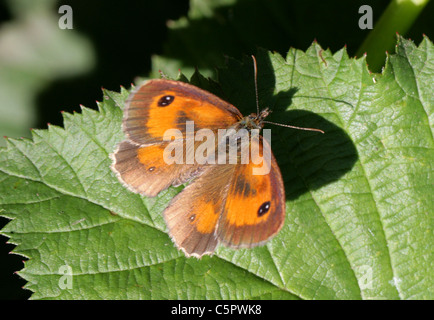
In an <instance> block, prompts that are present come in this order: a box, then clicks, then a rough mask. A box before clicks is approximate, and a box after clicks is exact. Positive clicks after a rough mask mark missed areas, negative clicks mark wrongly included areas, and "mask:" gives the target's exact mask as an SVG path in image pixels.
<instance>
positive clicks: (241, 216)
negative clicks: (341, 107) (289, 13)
mask: <svg viewBox="0 0 434 320" xmlns="http://www.w3.org/2000/svg"><path fill="white" fill-rule="evenodd" d="M253 62H254V71H255V72H254V74H255V90H256V107H257V113H256V114H251V115H249V116H246V117H243V115H242V114H241V113H240V111H239V110H238V109H237V108H236V107H234V106H233V105H231V104H229V103H228V102H225V101H223V100H221V99H220V98H218V97H217V96H215V95H213V94H211V93H209V92H207V91H204V90H202V89H199V88H197V87H195V86H193V85H190V84H187V83H183V82H179V81H172V80H167V79H159V80H149V81H147V82H145V83H144V84H143V85H141V86H140V87H139V88H138V89H137V90H135V91H134V92H133V93H131V95H130V96H129V98H128V99H127V102H126V106H125V110H124V119H123V123H122V124H123V131H124V133H125V135H126V137H127V139H126V140H124V141H122V142H121V143H120V144H119V145H118V146H117V148H116V150H115V151H114V153H113V154H111V158H112V160H113V164H112V166H111V168H112V170H113V171H114V172H115V173H116V175H117V177H118V179H119V180H120V181H121V182H122V184H123V185H125V186H126V187H127V188H128V189H130V190H132V191H133V192H136V193H140V194H143V195H145V196H148V197H155V196H156V195H157V194H158V193H159V192H160V191H162V190H165V189H167V188H168V187H169V186H179V185H181V184H184V183H187V182H190V183H189V184H188V185H187V186H186V187H185V188H184V189H183V190H182V191H181V192H180V193H179V194H178V195H176V196H175V197H174V198H173V199H172V200H171V201H170V203H169V205H168V206H167V208H166V209H165V210H164V212H163V215H164V218H165V221H166V224H167V227H168V229H169V234H170V236H171V238H172V240H173V242H174V243H175V245H176V246H177V247H178V248H179V249H181V250H182V251H183V252H184V253H185V255H186V256H195V257H198V258H200V257H201V256H202V255H204V254H212V253H213V252H214V250H215V248H216V246H217V245H218V244H219V243H222V244H223V245H225V246H228V247H232V248H251V247H254V246H258V245H262V244H264V243H265V242H267V241H268V240H270V238H272V237H273V236H274V235H276V234H277V232H278V231H279V230H280V229H281V228H282V226H283V223H284V221H285V214H286V212H285V190H284V185H283V180H282V175H281V173H280V169H279V166H278V165H277V162H276V159H275V158H274V156H273V154H272V152H271V149H270V145H269V142H268V141H267V140H266V139H264V138H263V137H262V136H261V135H253V134H252V135H250V132H252V131H253V130H260V129H262V127H263V125H264V123H271V122H268V121H265V120H264V119H265V117H266V116H267V115H268V114H269V112H270V111H269V109H265V110H263V111H262V112H259V104H258V94H257V79H256V77H257V76H256V74H257V72H256V60H255V58H254V57H253ZM191 121H192V123H193V124H194V130H193V133H194V134H198V133H199V132H202V131H203V130H201V129H207V130H209V131H211V133H217V131H218V130H219V129H229V128H231V129H235V130H234V131H235V132H238V130H240V129H244V130H245V131H247V132H248V135H249V138H250V139H249V142H248V143H247V144H244V145H243V144H240V143H239V142H240V141H239V140H240V137H237V139H236V159H237V161H235V163H233V162H229V163H228V161H226V162H224V163H220V162H219V163H215V162H214V163H211V161H209V162H205V163H200V162H199V161H197V159H193V160H192V161H188V159H187V158H188V156H189V155H190V154H195V152H196V151H198V149H199V148H200V145H201V144H200V143H199V142H200V140H201V139H196V138H194V139H193V140H191V139H190V138H188V137H187V136H188V132H187V129H186V128H187V126H186V124H187V123H189V122H191ZM278 125H280V124H278ZM283 126H285V127H291V128H298V129H302V130H312V131H320V132H322V131H321V130H319V129H311V128H299V127H294V126H290V125H283ZM173 129H175V130H179V131H178V132H180V133H181V136H178V137H175V139H172V138H173V137H172V138H171V139H172V140H167V139H166V138H165V134H166V133H167V132H168V130H169V131H170V130H173ZM246 129H247V130H246ZM209 131H208V132H209ZM226 139H227V136H226ZM198 140H199V141H198ZM221 140H222V139H220V140H218V139H216V142H215V143H214V148H211V151H210V150H208V152H207V153H206V156H205V158H206V157H210V156H211V155H212V156H215V154H216V153H217V150H218V147H219V146H220V145H222V141H221ZM223 140H224V139H223ZM189 141H193V143H188V142H189ZM174 142H176V143H177V145H178V146H181V147H182V150H185V152H184V153H181V156H179V155H178V156H176V155H175V160H179V161H174V162H173V163H171V164H168V163H167V154H166V153H165V152H167V147H168V146H169V144H170V143H174ZM223 142H225V141H223ZM249 148H250V149H251V150H252V151H251V152H250V153H249V152H244V151H246V150H245V149H249ZM254 149H256V150H258V151H259V152H256V153H254V152H253V150H254ZM165 150H166V151H165ZM219 150H220V149H219ZM224 150H225V152H227V150H228V149H227V146H226V149H224ZM267 150H270V151H269V152H268V162H266V161H265V160H266V158H267V157H265V154H266V153H267ZM172 151H173V150H172ZM170 154H173V152H171V153H170ZM246 154H247V156H246ZM264 159H265V160H264ZM242 160H244V161H242ZM261 161H262V162H261ZM264 167H265V169H266V170H265V171H263V172H262V173H260V174H255V169H258V168H264Z"/></svg>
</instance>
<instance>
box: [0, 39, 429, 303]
mask: <svg viewBox="0 0 434 320" xmlns="http://www.w3.org/2000/svg"><path fill="white" fill-rule="evenodd" d="M433 55H434V50H433V45H432V43H431V42H430V41H429V40H428V39H426V38H425V39H424V40H423V42H422V43H421V44H420V45H419V46H418V47H416V46H415V45H414V44H413V43H412V42H410V41H407V40H404V39H402V38H399V41H398V45H397V53H396V54H394V55H391V56H389V57H388V60H387V65H386V68H385V71H384V73H383V74H382V75H375V78H374V75H372V74H370V73H369V71H368V69H367V66H366V61H365V58H364V57H362V58H360V59H358V60H355V59H350V58H349V57H348V55H347V53H346V51H345V50H344V49H343V50H340V51H338V52H336V53H335V54H332V53H331V52H329V51H324V50H322V49H321V47H320V46H319V45H318V44H316V43H313V44H312V46H311V47H310V48H309V49H308V50H307V52H301V51H299V50H295V49H291V50H290V52H289V53H288V55H287V57H286V58H283V57H281V56H280V55H279V54H273V53H270V52H267V51H265V50H260V51H259V52H258V54H257V60H258V86H259V96H260V104H261V106H264V107H265V106H268V107H270V108H272V109H273V113H272V115H271V116H272V117H271V118H272V119H270V120H271V121H276V122H280V123H289V124H292V125H297V126H305V127H314V128H319V129H322V130H324V131H325V134H324V135H321V134H318V133H314V132H306V131H296V130H291V129H288V128H282V127H274V126H273V127H272V133H273V136H272V149H273V151H274V153H275V156H276V158H277V161H278V163H279V166H280V168H281V171H282V175H283V178H284V182H285V189H286V197H287V218H286V221H285V225H284V227H283V229H282V230H281V232H280V233H279V234H278V235H277V236H276V237H275V238H273V239H272V240H271V241H270V242H268V243H267V244H266V245H265V246H262V247H258V248H254V249H243V250H232V249H229V248H225V247H219V248H218V250H217V251H216V254H215V255H214V256H212V257H208V256H207V257H203V258H202V259H201V260H198V259H196V258H186V257H185V256H184V255H183V254H182V253H181V252H179V251H177V250H176V248H175V247H174V245H173V243H172V242H171V240H170V238H169V236H168V235H167V230H166V226H165V223H164V219H163V218H162V215H161V213H162V211H163V210H164V208H165V207H166V205H167V204H168V202H169V201H170V199H171V198H172V197H173V196H174V195H175V194H176V193H178V192H179V191H180V190H181V189H182V187H178V188H169V189H168V190H166V191H164V192H162V193H161V194H160V195H159V196H157V197H156V198H145V197H142V196H140V195H137V194H134V193H132V192H130V191H128V190H127V189H126V188H124V187H123V186H122V185H121V184H120V183H119V182H118V181H117V179H116V177H115V175H114V174H113V173H112V172H111V170H110V168H109V166H110V164H111V161H110V159H109V154H110V153H111V152H112V151H113V150H114V148H115V146H116V144H117V143H118V142H119V141H121V140H122V139H123V133H122V131H121V120H122V108H123V105H124V102H125V100H126V98H127V96H128V91H127V90H125V89H122V90H121V92H120V93H115V92H110V91H106V90H105V91H104V99H103V101H102V102H101V103H99V104H98V107H99V111H92V110H90V109H87V108H83V110H82V113H81V114H74V115H71V114H67V113H64V119H65V120H64V127H65V128H64V129H63V128H59V127H55V126H50V127H49V129H48V130H33V131H32V140H27V139H18V140H15V139H8V140H7V148H3V149H0V181H1V183H0V208H1V209H3V212H2V215H4V216H6V217H9V218H10V219H12V220H11V222H9V224H7V225H6V226H5V227H4V228H3V230H2V231H1V233H2V234H4V235H6V236H8V237H10V242H11V243H14V244H16V245H17V246H16V248H15V249H14V252H15V253H17V254H21V255H23V256H25V257H27V258H28V260H27V261H26V262H25V268H24V269H23V270H21V271H19V274H20V275H21V276H22V277H23V278H25V279H26V280H27V281H28V284H27V285H26V288H28V289H30V290H32V291H33V295H32V298H33V299H101V298H104V299H433V298H434V294H433V291H432V290H433V289H432V288H433V283H434V281H433V280H434V279H433V274H434V272H433V271H434V268H433V265H434V257H433V251H432V243H434V235H433V218H432V214H433V212H434V210H433V209H434V208H433V207H434V204H433V201H432V185H433V169H432V163H433V160H434V152H433V150H434V140H433V106H434V97H433V96H432V92H433V89H434V88H433V86H434V60H433V58H432V57H433ZM163 71H164V70H163ZM191 81H192V82H193V83H194V84H196V85H200V86H201V87H206V88H207V90H211V91H213V92H215V93H216V94H218V95H219V96H221V97H222V98H224V99H225V100H227V101H229V102H231V103H233V104H234V105H236V106H237V107H239V109H240V110H241V111H242V112H243V114H248V113H251V112H254V111H255V96H254V86H253V70H252V63H251V60H250V59H247V58H246V59H245V60H244V61H242V62H239V61H236V60H232V59H229V60H228V64H227V66H226V68H224V69H221V70H219V73H218V82H217V83H214V82H213V81H210V82H207V81H206V79H204V78H203V77H201V76H200V74H198V73H196V74H195V75H194V76H193V78H192V80H191Z"/></svg>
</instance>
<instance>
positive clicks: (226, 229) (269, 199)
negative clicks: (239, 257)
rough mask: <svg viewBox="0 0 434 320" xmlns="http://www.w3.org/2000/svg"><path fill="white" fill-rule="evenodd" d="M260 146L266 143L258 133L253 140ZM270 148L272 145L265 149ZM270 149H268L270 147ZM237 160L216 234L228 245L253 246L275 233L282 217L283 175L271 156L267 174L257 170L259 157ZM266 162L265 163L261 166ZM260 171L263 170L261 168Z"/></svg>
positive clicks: (283, 201) (278, 228)
mask: <svg viewBox="0 0 434 320" xmlns="http://www.w3.org/2000/svg"><path fill="white" fill-rule="evenodd" d="M252 144H257V145H258V147H259V148H261V149H262V148H263V145H262V144H264V145H266V146H267V147H269V145H268V143H267V142H266V140H263V138H262V137H261V136H259V137H258V138H257V139H256V140H255V139H253V140H252ZM268 150H271V149H268ZM264 152H265V151H264ZM270 152H271V151H270ZM251 160H252V161H251V162H250V163H248V164H237V165H236V169H235V173H234V177H233V180H232V184H231V185H230V188H229V192H228V195H227V199H226V203H225V206H224V209H223V214H222V217H221V219H220V221H219V226H218V231H217V236H218V238H219V240H221V241H222V242H223V243H225V244H226V245H227V246H230V247H236V248H239V247H253V246H256V245H260V244H262V243H264V242H265V241H267V240H268V239H269V238H271V237H272V236H273V235H275V234H276V233H277V232H278V231H279V230H280V228H281V227H282V226H283V223H284V219H285V194H284V186H283V180H282V176H281V173H280V170H279V167H278V166H277V163H276V160H275V158H274V156H273V155H272V154H271V163H270V164H268V165H269V166H270V167H269V169H270V170H269V171H268V173H267V174H258V173H257V172H256V174H255V173H254V172H255V171H254V169H255V168H256V169H257V168H258V166H259V165H255V164H254V163H253V160H254V161H255V162H259V161H257V160H258V159H251ZM266 165H267V164H264V167H265V166H266ZM264 167H261V168H262V169H260V173H264V172H263V171H261V170H263V168H264Z"/></svg>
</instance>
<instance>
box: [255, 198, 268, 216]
mask: <svg viewBox="0 0 434 320" xmlns="http://www.w3.org/2000/svg"><path fill="white" fill-rule="evenodd" d="M268 210H270V201H267V202H264V203H263V204H261V206H260V207H259V209H258V217H262V216H263V215H264V214H266V213H267V212H268Z"/></svg>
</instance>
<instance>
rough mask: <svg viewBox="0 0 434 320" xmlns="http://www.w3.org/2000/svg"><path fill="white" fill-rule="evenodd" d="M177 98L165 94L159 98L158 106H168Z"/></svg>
mask: <svg viewBox="0 0 434 320" xmlns="http://www.w3.org/2000/svg"><path fill="white" fill-rule="evenodd" d="M173 100H175V97H174V96H163V97H161V98H160V100H158V106H159V107H167V106H168V105H169V104H171V103H172V102H173Z"/></svg>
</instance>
